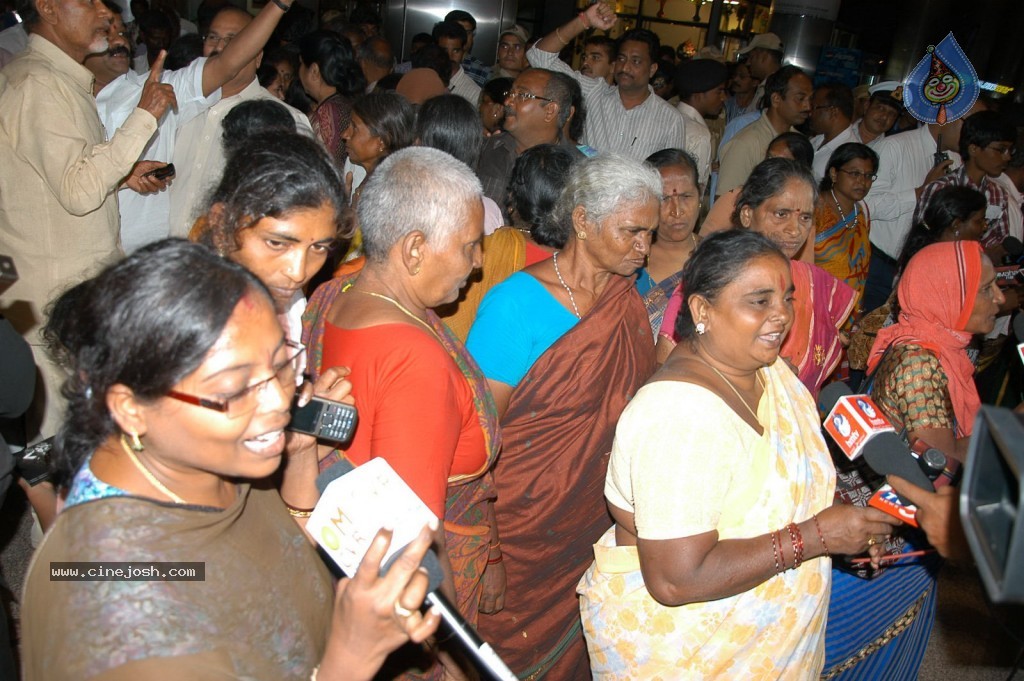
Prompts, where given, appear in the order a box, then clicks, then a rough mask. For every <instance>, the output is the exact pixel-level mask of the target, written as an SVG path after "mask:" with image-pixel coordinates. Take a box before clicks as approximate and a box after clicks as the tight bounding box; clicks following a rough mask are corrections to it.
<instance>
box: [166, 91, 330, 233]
mask: <svg viewBox="0 0 1024 681" xmlns="http://www.w3.org/2000/svg"><path fill="white" fill-rule="evenodd" d="M253 99H269V100H271V101H274V102H278V103H280V104H282V105H283V106H285V107H286V108H287V109H288V111H289V112H290V113H291V114H292V118H294V119H295V125H296V127H297V128H298V130H299V132H301V133H304V134H306V135H309V136H310V137H312V136H313V129H312V128H311V127H310V125H309V119H308V118H306V114H304V113H302V112H301V111H299V110H298V109H294V108H292V107H290V106H288V105H287V104H284V103H283V102H281V100H279V99H277V98H276V97H274V95H272V94H270V93H269V92H267V90H266V88H264V87H262V86H261V85H260V83H259V81H258V80H256V79H255V78H254V79H253V81H252V82H251V83H249V85H247V86H246V87H245V89H244V90H242V91H241V92H239V93H238V94H237V95H232V96H231V97H225V98H223V99H221V100H220V101H219V102H217V103H216V104H214V105H213V106H212V107H210V108H209V109H207V110H206V111H205V112H203V113H202V114H200V115H198V116H194V117H193V118H192V120H190V121H188V122H187V123H185V124H184V125H183V126H181V127H180V128H178V137H177V139H176V140H175V143H174V156H173V159H174V168H175V170H176V171H177V177H176V178H175V180H174V182H173V183H172V184H171V192H170V193H171V225H170V234H171V236H180V237H185V236H188V233H189V230H191V229H192V224H193V222H194V221H195V218H196V213H197V212H198V211H199V210H201V208H202V202H203V199H204V198H205V197H206V195H207V194H208V193H209V192H211V191H212V190H213V188H214V187H215V186H216V184H217V182H219V181H220V176H221V174H222V173H223V171H224V162H225V158H224V146H223V144H221V121H222V120H223V119H224V116H226V115H227V114H228V112H229V111H231V109H233V108H234V107H235V106H236V105H238V104H240V103H242V102H245V101H248V100H253Z"/></svg>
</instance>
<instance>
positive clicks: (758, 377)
mask: <svg viewBox="0 0 1024 681" xmlns="http://www.w3.org/2000/svg"><path fill="white" fill-rule="evenodd" d="M698 359H700V361H702V362H704V364H706V365H707V366H708V368H709V369H711V370H712V371H714V372H715V373H716V374H718V376H719V377H720V378H721V379H722V380H723V381H725V384H726V385H727V386H729V387H730V388H732V391H733V392H734V393H736V397H738V398H740V402H742V403H743V406H744V407H746V408H747V411H749V412H750V415H751V416H753V417H754V420H755V421H757V422H758V423H760V421H758V419H757V412H756V411H754V410H753V409H751V408H750V405H749V404H747V401H746V400H745V399H743V395H741V394H740V391H739V390H737V389H736V386H734V385H733V384H732V381H730V380H729V379H728V378H726V376H725V374H723V373H722V372H721V371H719V370H718V369H716V368H715V367H714V366H712V365H711V363H710V362H708V361H707V360H706V359H704V358H703V357H700V356H699V355H698ZM754 378H755V379H756V380H757V382H758V384H760V386H761V389H762V390H763V389H764V388H765V385H764V380H763V379H762V378H761V371H760V370H758V371H757V372H755V373H754Z"/></svg>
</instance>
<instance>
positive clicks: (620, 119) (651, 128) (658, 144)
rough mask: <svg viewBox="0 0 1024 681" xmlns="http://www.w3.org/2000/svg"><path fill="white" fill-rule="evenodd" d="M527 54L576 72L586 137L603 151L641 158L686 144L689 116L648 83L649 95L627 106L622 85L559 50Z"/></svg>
mask: <svg viewBox="0 0 1024 681" xmlns="http://www.w3.org/2000/svg"><path fill="white" fill-rule="evenodd" d="M526 58H527V59H529V61H530V64H531V65H532V66H535V67H538V68H542V69H550V70H551V71H558V72H560V73H564V74H566V75H567V76H572V77H573V78H575V79H576V81H577V82H578V83H579V84H580V89H581V90H582V91H583V99H584V101H585V102H586V105H587V125H586V129H585V130H584V132H583V139H582V140H580V141H582V142H584V143H585V144H588V145H590V146H592V147H594V148H595V149H597V150H598V151H599V152H601V153H614V154H622V155H623V156H628V157H630V158H635V159H637V160H639V161H642V160H644V159H645V158H647V157H648V156H650V155H651V154H653V153H654V152H656V151H661V150H662V149H670V148H671V149H682V148H684V147H685V146H686V119H684V118H683V117H682V115H680V113H679V112H678V111H676V110H675V109H674V108H673V107H672V106H671V105H670V104H669V103H668V102H666V101H665V100H664V99H662V98H661V97H659V96H658V95H656V94H654V90H653V89H652V88H651V87H650V86H647V90H648V92H647V99H645V100H644V101H643V103H642V104H640V105H638V106H634V107H633V108H632V109H627V108H626V107H625V106H623V105H622V98H621V97H619V89H618V88H617V87H615V86H614V85H609V84H608V83H607V82H605V79H604V78H591V77H589V76H584V75H583V74H581V73H580V72H579V71H573V70H572V68H570V67H569V65H568V64H566V63H565V62H564V61H562V60H561V59H559V58H558V54H557V53H555V52H545V51H543V50H541V49H538V48H537V47H531V48H530V49H529V50H528V51H527V53H526Z"/></svg>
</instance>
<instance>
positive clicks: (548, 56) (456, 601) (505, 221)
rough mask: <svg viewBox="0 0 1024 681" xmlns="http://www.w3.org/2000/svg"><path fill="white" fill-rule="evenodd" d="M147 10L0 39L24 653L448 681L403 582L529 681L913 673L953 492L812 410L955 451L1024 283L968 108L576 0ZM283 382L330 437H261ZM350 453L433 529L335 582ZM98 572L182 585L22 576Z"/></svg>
mask: <svg viewBox="0 0 1024 681" xmlns="http://www.w3.org/2000/svg"><path fill="white" fill-rule="evenodd" d="M153 2H154V4H153V5H152V7H150V6H149V5H148V3H147V2H146V1H145V0H133V1H132V3H131V6H130V7H123V6H122V5H121V4H119V3H118V2H116V1H114V0H97V1H96V2H91V3H84V4H83V3H81V2H79V1H78V0H25V2H24V6H23V7H21V8H20V9H19V14H20V17H21V19H22V23H20V24H18V25H16V26H14V27H12V28H9V29H7V30H5V31H4V32H3V33H0V46H3V47H2V48H0V49H2V50H3V52H0V60H2V62H0V63H6V66H4V67H3V69H2V70H0V196H2V197H3V201H2V204H0V255H9V256H12V257H13V260H14V263H15V265H16V267H17V270H18V273H19V274H20V279H18V280H17V281H16V282H15V283H14V284H13V285H11V286H10V287H9V288H8V289H7V290H6V291H3V292H2V293H3V298H2V303H0V311H2V313H3V315H4V319H0V323H2V325H0V342H2V343H3V347H4V353H3V357H2V358H0V376H3V377H4V380H3V389H2V390H0V398H2V400H0V416H4V417H16V416H19V415H20V414H22V413H23V412H26V411H27V412H28V416H26V417H24V418H23V419H22V421H21V423H22V425H23V427H22V430H21V432H20V433H16V434H15V436H14V438H13V440H14V441H18V440H19V439H20V440H21V444H22V445H26V444H35V443H36V442H39V441H43V442H46V441H50V442H52V455H51V458H50V460H49V475H48V479H47V480H45V481H42V482H40V481H39V480H38V479H35V478H33V479H32V480H31V482H30V481H29V480H28V479H27V478H26V477H25V476H22V478H21V479H20V480H19V484H20V485H21V487H22V488H23V489H24V490H25V492H26V494H27V495H28V497H29V499H30V501H31V503H32V505H33V507H34V509H35V510H36V512H37V515H38V519H39V522H40V524H41V526H42V529H43V530H44V531H46V534H45V537H44V538H42V540H41V543H40V544H39V546H38V548H37V552H36V555H35V557H34V560H33V563H32V566H31V568H30V570H29V575H28V578H27V582H26V586H25V590H24V598H23V600H22V605H21V650H20V665H21V669H22V672H23V674H24V677H25V678H27V679H46V680H47V681H49V680H51V679H54V680H57V679H69V680H70V679H85V678H95V679H110V680H114V679H137V678H254V679H309V678H313V679H317V678H318V679H320V680H321V681H327V680H328V679H331V680H333V679H364V678H365V679H371V678H403V679H413V678H431V679H442V678H445V679H465V678H477V673H478V672H477V671H476V669H475V666H474V663H473V661H472V657H471V656H469V655H467V654H466V651H465V650H463V649H462V648H460V646H459V644H458V641H457V638H456V637H453V636H452V635H450V632H448V631H447V630H445V629H444V628H443V627H442V628H441V629H438V627H439V624H440V621H441V616H440V613H439V611H438V610H437V609H436V608H431V607H427V606H425V605H424V601H425V598H426V596H427V593H428V590H429V589H433V588H436V589H437V590H438V591H439V592H440V593H442V594H443V595H444V596H445V597H446V598H447V599H448V600H449V601H450V602H451V603H452V604H453V605H454V607H455V609H457V610H458V611H459V614H460V615H461V617H462V618H463V619H464V620H465V621H466V622H467V623H468V624H469V625H470V626H472V627H473V628H474V629H475V630H476V631H477V632H479V635H480V637H481V638H482V639H483V640H484V641H487V642H488V643H489V644H490V646H491V647H492V648H493V650H494V652H495V653H496V655H497V656H498V657H500V658H501V659H502V660H503V662H504V663H505V664H506V665H507V666H508V667H509V668H510V669H511V670H512V672H513V673H514V674H515V675H516V676H517V677H519V678H523V679H541V678H543V679H550V680H551V681H561V680H576V679H586V678H600V679H650V678H666V679H671V678H688V679H689V678H694V679H696V678H726V679H735V678H779V679H812V678H819V677H823V678H829V679H835V678H844V679H858V678H885V679H913V678H916V676H917V671H918V668H919V667H920V664H921V660H922V657H923V653H924V650H925V648H926V646H927V643H928V639H929V636H930V634H931V629H932V623H933V620H934V614H935V604H936V598H937V592H936V576H937V573H938V571H939V569H940V568H941V565H942V561H943V558H954V559H955V558H958V557H959V555H958V552H959V547H960V546H961V544H962V542H959V541H957V538H956V527H955V523H954V524H952V525H951V523H953V520H954V519H953V518H952V515H951V514H952V509H953V505H952V503H953V499H954V497H953V496H952V495H951V493H950V490H948V489H947V490H945V491H941V492H939V493H932V492H930V491H928V492H925V491H923V490H920V489H913V488H910V487H908V483H907V482H906V481H903V480H901V479H898V478H890V479H889V480H888V481H887V480H886V479H884V478H882V477H881V476H880V475H878V474H877V473H875V472H874V471H872V470H870V468H869V467H867V466H865V465H863V464H862V463H861V462H853V463H851V462H849V461H847V460H846V459H845V458H844V457H842V455H837V454H834V453H833V452H832V451H830V448H829V444H828V442H827V441H826V438H825V437H824V436H823V432H822V428H821V417H822V414H821V413H820V411H819V410H820V409H821V407H820V406H819V405H818V404H817V398H818V397H819V394H820V393H821V392H822V390H823V388H824V387H825V386H827V385H828V384H830V383H833V382H836V381H843V382H847V383H849V384H850V385H851V386H852V387H854V388H855V389H856V388H861V387H863V392H867V393H869V394H870V395H872V396H873V399H874V401H875V403H877V405H878V407H879V409H880V410H881V412H882V413H883V415H884V416H885V418H886V419H888V421H889V422H890V423H892V424H893V426H894V427H895V429H896V431H897V433H898V434H899V436H900V437H901V438H902V439H903V440H904V441H905V442H906V443H907V444H908V446H909V445H911V444H915V443H917V444H921V443H926V446H930V447H933V448H936V449H938V450H940V451H941V452H943V453H944V454H945V455H947V456H948V457H951V458H953V459H956V460H959V461H961V462H962V461H964V460H965V458H966V456H967V451H968V444H969V441H970V437H971V434H972V429H973V425H974V421H975V417H976V416H977V414H978V412H979V409H980V406H981V403H982V399H983V393H984V390H983V389H982V390H981V391H979V385H983V384H984V379H983V378H980V377H979V376H981V377H983V376H984V375H985V374H984V371H985V369H986V368H989V367H992V366H998V363H999V362H1000V361H1001V358H1002V357H1003V350H1004V348H1005V347H1006V340H1007V337H1008V334H1009V328H1010V319H1011V317H1012V315H1013V314H1016V313H1018V308H1019V307H1020V305H1021V303H1022V302H1024V298H1022V297H1021V296H1022V293H1024V291H1022V288H1021V282H1018V281H997V276H996V269H995V268H996V267H999V266H1001V265H1003V264H1004V262H1010V261H1015V262H1016V260H1014V259H1017V260H1019V257H1020V250H1021V249H1020V248H1019V240H1021V239H1022V237H1024V224H1022V210H1021V201H1022V197H1021V193H1020V192H1021V191H1022V189H1024V144H1021V145H1018V142H1019V140H1020V137H1019V135H1018V130H1017V129H1016V128H1015V127H1014V125H1013V124H1012V122H1010V121H1008V119H1007V118H1006V117H1004V116H1003V115H1001V114H1000V113H999V112H998V110H997V107H996V106H995V103H993V102H990V101H986V100H982V99H979V100H978V101H977V102H976V103H975V104H974V107H973V108H972V109H971V111H970V112H969V113H968V114H967V115H966V116H964V117H963V118H962V119H958V120H955V121H951V122H948V123H946V124H944V125H939V124H924V125H920V126H916V127H915V126H909V127H908V129H904V130H897V127H898V125H904V126H906V125H907V124H906V122H905V121H904V118H903V117H902V114H903V113H904V107H903V103H902V99H901V92H900V87H899V83H880V84H876V85H875V86H872V88H870V90H869V91H868V92H865V93H861V94H862V96H855V93H854V91H853V90H851V89H850V88H849V87H848V86H846V85H844V84H842V83H836V82H826V83H818V84H815V82H814V81H813V80H812V76H813V74H808V73H805V72H804V71H802V70H801V69H800V68H797V67H796V66H793V65H784V64H783V54H784V50H783V45H782V43H781V41H780V40H779V38H778V37H777V36H775V35H773V34H771V33H765V34H760V35H757V36H754V37H753V38H752V39H751V40H750V41H749V43H748V45H747V46H746V47H745V48H744V49H741V50H740V51H739V53H738V55H737V56H738V58H739V61H737V62H735V63H726V61H725V60H724V59H722V58H721V57H720V56H717V55H715V54H714V53H713V51H711V52H710V53H709V54H708V56H706V57H704V58H697V59H688V60H683V61H681V62H679V63H676V59H675V57H674V56H672V55H671V54H670V55H669V56H666V55H665V54H664V50H662V46H661V44H660V41H659V38H658V36H657V35H656V34H655V33H654V32H652V31H650V30H648V29H644V28H630V29H628V30H624V31H622V30H620V29H619V27H618V22H619V20H618V17H617V16H616V14H615V11H614V8H613V7H612V6H611V5H609V4H607V3H604V2H597V3H594V4H591V5H589V6H588V7H587V8H586V9H585V10H583V11H581V12H580V13H579V14H578V15H576V16H574V17H573V18H572V19H571V20H570V21H568V22H566V23H565V24H563V25H561V26H559V27H557V28H556V29H555V30H554V31H552V32H550V33H548V34H547V35H543V36H532V37H531V36H530V34H529V33H528V32H527V31H526V30H525V29H524V28H523V27H521V26H519V25H512V26H509V27H502V28H501V29H500V36H499V42H498V47H497V51H496V54H495V55H494V58H493V59H487V60H482V59H481V57H482V56H484V55H479V54H477V55H474V54H473V42H474V35H475V32H476V28H477V25H476V20H475V19H474V17H473V16H472V15H471V14H469V13H468V12H465V11H462V10H453V11H451V12H450V13H449V14H448V15H447V16H446V17H445V18H444V19H443V20H442V21H440V22H438V24H437V25H436V26H435V27H434V29H433V31H432V33H431V34H420V35H417V36H415V37H413V39H412V43H413V45H412V46H413V50H412V53H411V58H410V60H409V61H408V62H405V63H401V64H398V63H396V60H395V58H394V56H393V55H394V52H395V49H394V48H395V47H396V46H395V45H392V44H391V43H390V42H389V41H388V39H387V37H385V36H384V35H383V34H382V30H381V22H380V19H379V17H376V16H375V15H374V14H373V13H372V12H365V11H362V10H361V9H360V10H357V11H354V12H353V13H352V15H351V16H349V17H347V18H345V17H342V16H340V15H338V14H337V12H328V13H325V14H324V15H323V16H319V17H318V16H316V15H315V14H314V13H313V12H311V11H309V10H306V9H304V8H301V7H294V8H293V7H292V6H291V3H290V2H289V1H288V0H271V1H270V2H267V3H266V4H265V5H264V6H263V7H262V9H260V10H259V12H258V13H257V14H255V15H252V14H250V13H249V12H247V11H246V10H244V9H241V8H239V7H237V6H235V5H232V4H229V3H227V2H224V1H223V0H204V2H202V3H200V6H199V9H198V14H197V17H196V19H197V25H193V24H191V22H188V21H185V20H183V19H182V18H181V17H179V16H178V15H177V14H176V13H175V11H174V10H173V8H171V7H170V6H169V5H168V4H166V3H163V2H161V0H153ZM19 32H20V33H19ZM22 34H24V35H22ZM611 34H616V35H617V37H616V38H615V39H612V38H611V37H609V35H611ZM175 36H178V37H175ZM531 38H533V39H531ZM570 46H573V47H575V51H576V53H577V54H576V55H575V56H578V58H579V59H578V61H579V70H575V69H574V68H573V66H571V65H570V64H569V63H568V61H572V57H573V56H574V55H573V54H570V52H572V50H569V49H568V48H569V47H570ZM8 48H10V49H8ZM668 52H669V53H673V50H671V49H669V50H668ZM566 59H568V61H567V60H566ZM492 64H493V65H492ZM898 120H899V121H904V122H902V123H897V121H898ZM937 155H938V156H940V157H941V160H938V161H937V160H936V158H937ZM1011 237H1012V238H1013V239H1016V240H1018V242H1017V248H1016V249H1015V248H1014V247H1013V241H1012V239H1010V238H1011ZM1008 259H1009V260H1008ZM29 351H31V353H30V352H29ZM33 356H34V357H33ZM33 359H34V364H35V366H37V367H38V371H39V374H40V378H39V380H38V382H37V381H36V380H35V378H34V376H33V375H32V364H33ZM991 373H992V372H990V377H991ZM994 373H995V374H997V376H996V378H997V380H1002V378H1003V376H1004V375H1005V372H994ZM37 383H38V385H37ZM1003 388H1004V389H1002V390H998V391H996V392H998V393H999V394H1000V395H1005V393H1006V390H1005V384H1004V385H1003ZM313 396H316V397H319V398H324V399H329V400H334V401H338V402H343V403H347V404H350V405H354V406H355V407H356V409H357V410H358V414H359V420H358V425H357V427H356V430H355V432H354V435H353V436H352V438H351V439H350V441H347V442H345V443H342V444H340V445H339V444H338V443H328V442H325V441H322V440H318V439H317V438H315V437H314V436H312V435H308V434H301V433H298V432H293V431H291V430H289V429H288V426H289V423H290V420H291V416H290V414H291V410H292V408H293V405H297V404H298V405H302V404H305V403H306V402H308V401H309V400H310V399H311V398H312V397H313ZM1011 397H1012V396H1011ZM30 401H31V402H32V404H31V406H30V405H29V402H30ZM1011 406H1013V405H1012V404H1011ZM6 434H8V433H7V431H5V435H6ZM0 445H4V442H3V440H0ZM0 455H2V456H3V457H4V458H3V459H2V461H0V463H4V464H5V466H6V467H5V468H0V472H5V480H4V484H6V480H9V479H10V477H11V476H12V475H13V474H12V473H7V472H6V471H7V469H8V468H10V466H7V461H8V460H9V455H8V451H7V448H6V446H4V447H3V449H2V451H0ZM908 456H909V454H908ZM373 459H384V460H385V461H387V462H388V464H390V466H391V467H392V468H393V469H394V471H395V472H397V474H398V475H399V476H400V477H401V479H402V480H404V481H405V483H406V484H407V485H408V486H409V487H410V488H411V489H412V491H413V492H414V493H415V495H416V496H417V497H418V498H419V499H420V500H421V501H422V502H423V504H424V505H425V507H426V508H427V509H429V511H430V513H432V514H433V516H434V517H436V519H437V520H436V522H431V523H428V524H427V525H426V526H424V527H423V528H422V530H421V531H420V532H419V535H418V536H417V538H416V539H415V540H413V541H412V542H411V543H409V544H408V545H407V546H406V547H405V548H404V550H403V551H402V552H401V554H400V557H399V558H398V560H397V561H396V562H395V563H394V564H393V565H392V566H391V568H390V569H388V570H386V571H384V572H383V573H382V571H381V569H380V568H381V563H382V561H383V559H384V557H385V555H386V554H387V552H388V550H389V544H390V541H391V536H392V529H393V528H387V527H382V528H381V529H380V531H379V532H378V533H377V534H376V536H375V537H374V538H373V540H372V542H371V544H370V548H369V550H368V551H367V552H366V554H365V556H364V557H363V558H362V562H361V564H360V567H359V569H358V571H356V572H355V574H353V575H350V576H349V577H340V575H339V574H338V573H337V571H336V570H335V569H334V566H333V565H329V564H328V563H327V562H326V561H325V557H324V555H322V554H318V552H317V551H316V550H315V539H314V538H313V537H312V536H311V534H310V533H309V532H307V531H306V526H307V523H308V522H309V520H310V517H311V516H312V515H313V513H314V509H315V508H316V507H317V503H318V501H319V500H320V497H321V494H322V489H321V488H322V485H321V484H320V483H319V482H318V479H321V478H322V476H324V475H330V474H332V472H333V473H334V474H336V473H337V471H338V470H340V468H338V467H343V466H347V465H349V464H352V465H355V466H359V465H362V464H365V463H367V462H369V461H371V460H373ZM44 477H45V476H44ZM886 482H888V483H889V484H891V485H893V487H894V488H896V489H897V491H899V492H900V493H901V494H904V493H905V494H906V496H907V498H911V499H912V500H913V501H914V502H915V503H917V504H918V506H919V515H918V520H919V525H920V527H911V526H909V525H907V524H904V523H902V522H901V521H900V520H898V519H897V518H895V517H893V516H892V515H889V514H887V513H884V512H882V511H880V510H878V509H876V508H872V507H869V506H868V505H867V503H866V501H867V498H868V497H870V496H871V493H872V492H873V491H874V490H875V489H877V488H878V487H879V486H880V485H882V484H883V483H886ZM3 489H4V487H2V486H0V493H2V491H3ZM430 552H433V553H434V554H436V557H437V563H438V566H439V568H438V569H439V572H440V576H439V578H438V580H437V582H438V583H436V584H435V583H432V582H430V581H429V580H428V576H427V574H426V571H425V570H424V569H423V568H422V566H421V563H422V562H423V561H425V557H428V554H429V553H430ZM90 561H91V562H98V563H121V562H125V563H127V562H132V563H156V562H162V561H171V562H189V561H194V562H202V563H203V564H204V566H205V579H204V580H203V581H199V582H196V581H52V579H51V565H53V564H55V563H72V562H77V563H82V562H90ZM339 577H340V578H339ZM865 602H871V603H874V604H876V605H878V607H877V608H872V611H871V612H870V613H869V614H867V615H865V613H864V612H863V610H864V608H863V604H864V603H865Z"/></svg>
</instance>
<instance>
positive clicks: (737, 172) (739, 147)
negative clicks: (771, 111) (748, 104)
mask: <svg viewBox="0 0 1024 681" xmlns="http://www.w3.org/2000/svg"><path fill="white" fill-rule="evenodd" d="M778 135H779V133H778V132H777V131H776V130H775V127H774V126H773V125H772V124H771V121H769V120H768V114H767V113H766V112H763V111H762V112H761V117H760V118H758V119H757V120H756V121H754V122H753V123H751V124H750V125H748V126H747V127H745V128H743V129H742V130H740V131H739V132H738V133H736V136H735V137H733V138H732V139H731V140H729V141H728V142H727V143H726V144H725V146H724V147H722V156H721V159H720V163H719V168H718V186H717V187H716V188H715V194H716V195H717V196H721V195H722V194H725V193H726V192H729V191H732V190H733V189H735V188H736V187H739V186H741V185H742V184H743V183H744V182H746V181H747V177H749V176H750V171H752V170H753V169H754V167H755V166H756V165H757V164H758V163H760V162H761V161H763V160H764V155H765V152H767V151H768V145H769V144H771V143H772V140H773V139H775V138H776V137H778Z"/></svg>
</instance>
